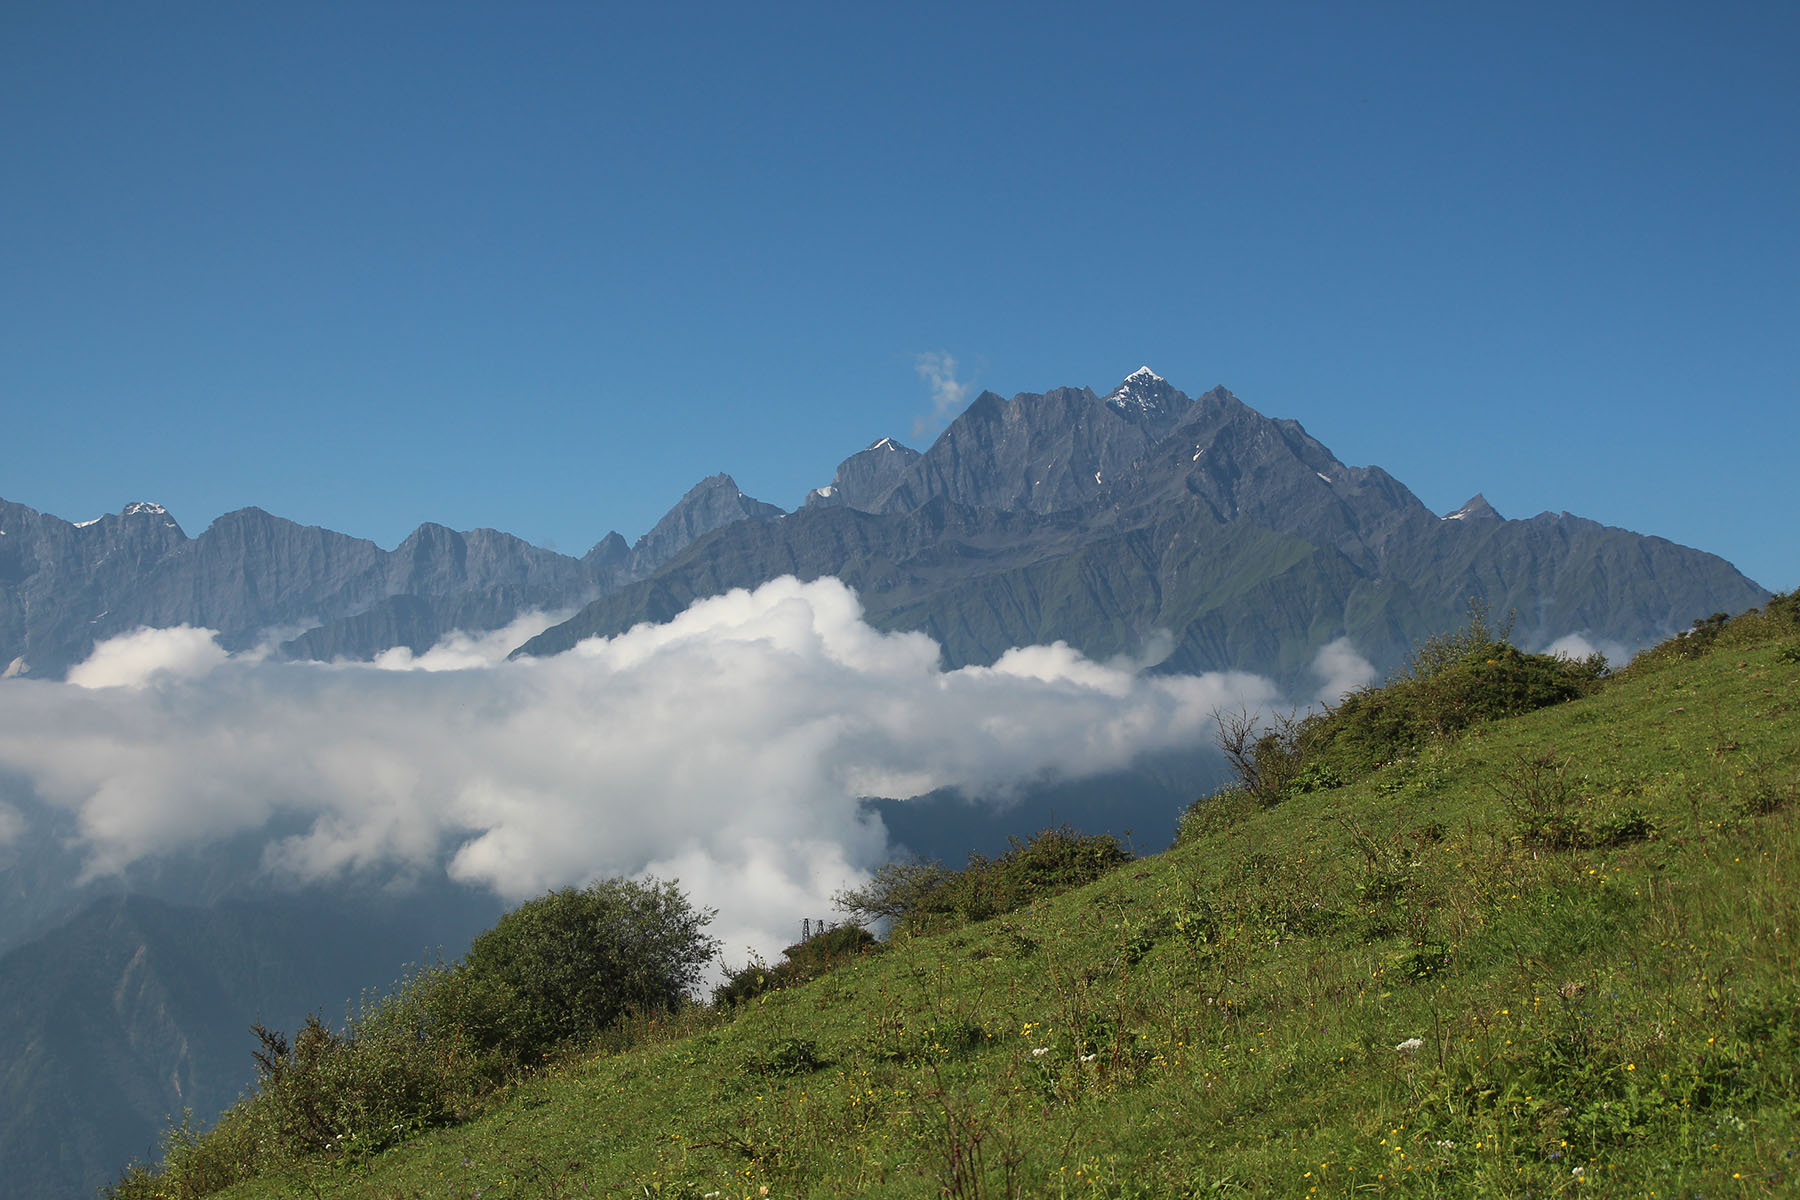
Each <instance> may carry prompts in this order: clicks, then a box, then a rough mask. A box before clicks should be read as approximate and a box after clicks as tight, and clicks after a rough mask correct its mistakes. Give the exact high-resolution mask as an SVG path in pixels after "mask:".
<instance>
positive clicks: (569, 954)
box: [464, 878, 719, 1062]
mask: <svg viewBox="0 0 1800 1200" xmlns="http://www.w3.org/2000/svg"><path fill="white" fill-rule="evenodd" d="M712 918H713V913H712V911H711V910H710V909H696V908H694V906H693V905H692V904H691V903H689V901H688V898H687V897H686V896H684V895H683V894H682V893H681V891H680V889H679V888H677V887H676V886H675V885H674V884H673V883H663V882H660V881H657V880H654V879H652V880H649V881H647V882H644V883H638V882H635V881H633V880H629V879H620V878H615V879H605V880H601V881H600V882H598V883H593V884H590V885H588V886H587V887H585V888H581V889H576V888H563V889H562V890H561V891H556V892H551V893H550V894H549V895H546V896H541V897H539V898H538V899H536V900H532V901H529V902H527V903H525V904H522V905H520V906H519V907H518V908H515V909H514V910H513V911H511V912H509V913H507V914H506V915H505V916H504V917H502V918H500V921H499V923H498V924H497V925H495V926H494V927H493V928H492V929H490V930H488V931H487V932H486V933H484V934H482V935H481V936H480V937H477V938H476V939H475V941H474V943H473V944H471V945H470V947H469V955H468V958H467V959H466V960H465V962H464V970H466V971H467V972H468V973H469V975H470V977H471V980H472V981H473V982H474V983H476V984H477V985H479V986H482V987H487V988H492V989H494V992H495V994H506V995H509V996H510V998H511V1004H512V1006H513V1007H512V1010H511V1011H510V1012H509V1013H507V1014H506V1015H505V1017H504V1019H503V1020H498V1021H497V1022H496V1024H495V1028H496V1030H497V1031H498V1032H499V1033H500V1034H501V1035H502V1036H503V1038H504V1043H505V1046H506V1047H507V1048H508V1049H510V1050H511V1051H512V1053H513V1056H514V1058H515V1059H516V1060H517V1061H520V1062H527V1061H530V1060H531V1059H533V1058H535V1057H538V1056H540V1055H542V1054H543V1053H545V1052H547V1051H548V1050H549V1049H550V1048H551V1047H554V1046H556V1045H558V1044H561V1043H565V1042H572V1041H579V1040H582V1039H585V1038H589V1037H592V1036H593V1035H594V1034H596V1033H598V1032H600V1031H601V1030H603V1029H605V1028H606V1027H607V1026H609V1025H611V1024H612V1023H614V1022H615V1021H617V1020H619V1019H620V1018H621V1017H623V1016H625V1015H626V1014H627V1013H630V1012H657V1011H664V1012H667V1011H673V1010H674V1009H676V1008H677V1007H679V1006H680V1005H681V1003H682V1002H683V1000H684V999H685V997H686V996H687V994H688V992H689V991H691V990H692V989H693V988H694V987H695V986H696V985H697V984H698V983H699V982H700V976H701V972H702V971H703V970H704V968H705V967H706V965H707V964H708V963H709V962H711V961H712V960H713V958H714V956H715V955H716V954H717V953H718V948H719V944H718V941H717V939H715V938H712V937H709V936H708V935H707V934H706V932H705V929H706V926H707V924H708V923H709V922H711V920H712Z"/></svg>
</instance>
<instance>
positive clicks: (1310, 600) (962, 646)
mask: <svg viewBox="0 0 1800 1200" xmlns="http://www.w3.org/2000/svg"><path fill="white" fill-rule="evenodd" d="M789 574H793V575H798V576H800V577H802V578H805V579H811V578H817V577H820V576H825V575H834V576H837V577H839V578H841V579H843V580H844V581H845V582H847V583H849V584H851V585H852V586H853V587H855V588H856V589H857V590H858V592H859V593H860V594H861V596H862V599H863V603H864V604H865V606H866V607H867V609H868V611H869V614H870V619H871V620H873V621H874V622H875V623H877V624H878V625H880V626H882V627H884V628H890V629H917V630H923V631H925V632H927V633H930V634H931V635H932V636H933V637H935V638H937V639H938V640H939V641H940V642H941V643H942V645H943V646H944V651H945V656H946V659H947V660H948V663H949V665H952V666H956V665H962V664H966V663H974V662H991V661H993V660H994V659H995V658H996V657H998V656H999V655H1000V654H1001V653H1002V652H1004V651H1005V650H1007V649H1008V648H1010V647H1012V646H1018V645H1028V644H1033V643H1044V642H1050V641H1055V640H1059V639H1060V640H1063V641H1066V642H1068V643H1070V644H1071V645H1073V646H1076V647H1078V648H1080V649H1082V650H1084V651H1087V652H1088V653H1090V654H1092V655H1096V656H1102V657H1104V656H1109V655H1112V654H1116V653H1120V652H1128V653H1139V652H1141V651H1142V649H1143V648H1144V646H1145V644H1146V642H1147V641H1148V640H1149V639H1151V638H1152V636H1153V635H1157V634H1159V633H1166V634H1168V635H1172V636H1173V638H1174V646H1173V649H1172V652H1171V653H1170V655H1169V657H1168V658H1167V660H1166V662H1165V663H1164V668H1165V669H1169V670H1190V671H1191V670H1211V669H1237V670H1252V671H1257V672H1261V673H1264V674H1270V675H1274V676H1276V677H1277V678H1278V679H1281V680H1282V681H1284V682H1293V681H1298V680H1303V679H1304V676H1305V669H1306V665H1307V664H1308V663H1309V662H1310V661H1311V659H1312V655H1313V654H1314V652H1316V651H1317V650H1318V648H1319V647H1321V646H1323V645H1324V644H1326V643H1327V642H1329V641H1331V640H1333V639H1334V638H1337V637H1340V636H1347V637H1349V638H1350V639H1351V640H1352V641H1353V642H1354V643H1355V644H1356V646H1357V648H1358V650H1359V651H1360V652H1361V653H1362V654H1364V655H1365V656H1366V657H1368V658H1369V659H1370V660H1371V661H1372V662H1374V663H1375V665H1376V666H1377V667H1378V668H1380V669H1383V670H1388V669H1392V668H1393V667H1396V666H1398V665H1399V664H1400V663H1402V662H1403V661H1404V660H1405V657H1406V654H1407V653H1408V651H1409V650H1410V648H1411V647H1412V646H1413V645H1414V644H1415V643H1416V642H1418V641H1419V640H1420V639H1422V638H1424V637H1426V636H1428V635H1430V634H1432V633H1434V632H1436V631H1438V630H1440V629H1443V628H1446V627H1448V626H1450V625H1453V624H1454V623H1455V622H1456V621H1457V620H1459V619H1460V617H1461V615H1462V612H1463V609H1464V606H1465V604H1466V603H1467V601H1468V599H1469V597H1471V596H1475V597H1480V598H1482V599H1484V600H1485V601H1486V602H1487V603H1488V605H1489V606H1490V607H1491V609H1492V610H1493V611H1494V612H1496V613H1503V612H1507V611H1514V612H1516V613H1517V614H1518V626H1517V628H1516V630H1515V634H1516V636H1517V638H1518V640H1519V641H1520V642H1521V644H1523V645H1525V646H1526V647H1527V648H1532V649H1535V648H1538V647H1541V646H1544V645H1547V644H1549V643H1550V642H1551V641H1553V640H1554V639H1556V638H1559V637H1562V636H1564V635H1568V634H1580V635H1582V636H1584V637H1586V638H1587V639H1588V640H1589V641H1590V642H1592V643H1594V644H1596V645H1598V644H1606V645H1609V646H1614V647H1623V648H1625V649H1628V650H1629V649H1635V648H1637V647H1641V646H1645V645H1648V644H1650V643H1652V642H1654V641H1656V640H1657V639H1659V638H1662V637H1666V636H1668V635H1669V634H1671V633H1673V632H1674V631H1676V630H1678V629H1680V628H1683V627H1685V626H1686V624H1687V623H1688V622H1689V621H1691V620H1693V619H1694V618H1696V617H1699V616H1703V615H1705V614H1707V613H1710V612H1715V611H1725V612H1740V611H1742V610H1743V609H1745V608H1747V607H1750V606H1753V605H1756V604H1760V603H1762V602H1763V601H1764V600H1765V599H1767V596H1768V593H1767V592H1765V591H1764V590H1763V589H1761V588H1759V587H1758V586H1757V585H1756V584H1754V583H1752V582H1751V581H1750V580H1748V579H1746V578H1744V577H1743V576H1742V575H1740V574H1739V573H1738V572H1737V571H1735V570H1733V569H1732V567H1731V566H1730V564H1728V563H1726V562H1724V561H1723V560H1721V559H1719V558H1717V557H1715V556H1713V555H1710V554H1705V553H1703V552H1701V551H1698V550H1692V549H1689V548H1686V547H1682V546H1677V545H1675V544H1673V543H1671V542H1668V541H1665V540H1663V539H1661V538H1657V537H1649V536H1643V535H1640V534H1637V533H1632V532H1629V531H1626V530H1622V529H1615V528H1610V527H1606V526H1602V525H1599V524H1597V523H1595V522H1592V521H1588V520H1584V519H1582V518H1580V517H1576V516H1572V515H1570V514H1568V513H1562V514H1553V513H1548V512H1546V513H1541V514H1539V515H1538V516H1536V517H1532V518H1530V519H1529V520H1523V521H1509V520H1505V519H1503V518H1502V517H1501V516H1500V514H1499V513H1497V512H1495V511H1494V509H1493V507H1492V506H1491V505H1489V504H1488V503H1487V502H1486V501H1485V500H1484V499H1482V498H1481V497H1480V496H1476V497H1475V498H1473V499H1472V500H1471V501H1469V503H1467V504H1465V505H1463V506H1461V507H1460V508H1459V509H1457V510H1456V511H1455V512H1452V513H1449V514H1447V515H1444V516H1439V515H1437V514H1435V513H1432V512H1431V511H1429V510H1428V509H1426V507H1425V506H1424V505H1423V504H1422V503H1420V501H1419V500H1418V498H1417V497H1415V496H1414V495H1413V494H1412V493H1411V492H1409V491H1408V490H1407V489H1406V487H1405V486H1404V485H1403V484H1401V483H1400V482H1399V481H1398V480H1396V479H1394V478H1393V477H1392V476H1390V475H1388V474H1387V473H1386V472H1385V471H1383V470H1381V469H1380V468H1379V467H1349V466H1346V465H1344V464H1343V463H1341V462H1339V461H1338V459H1337V458H1336V457H1335V456H1334V455H1333V454H1332V453H1331V451H1330V450H1329V449H1327V448H1326V447H1325V446H1323V445H1321V444H1320V443H1319V442H1318V441H1316V440H1315V439H1314V438H1312V437H1311V436H1309V435H1308V434H1307V433H1306V431H1305V429H1304V428H1302V427H1301V426H1300V424H1299V423H1298V422H1295V421H1291V420H1275V419H1271V418H1268V417H1265V416H1263V415H1262V414H1260V413H1258V412H1256V411H1255V410H1254V409H1252V408H1250V407H1249V406H1248V405H1246V404H1244V403H1243V402H1242V401H1240V400H1239V399H1238V398H1237V397H1235V396H1233V395H1232V394H1231V393H1230V392H1228V391H1226V390H1225V389H1224V388H1215V389H1213V390H1212V391H1210V392H1206V393H1204V394H1203V395H1201V396H1199V397H1197V398H1196V397H1189V396H1188V395H1186V394H1184V393H1182V392H1180V391H1178V390H1177V389H1175V388H1174V387H1173V386H1171V385H1170V384H1169V383H1168V382H1167V381H1165V380H1164V379H1162V378H1161V377H1160V376H1158V375H1156V374H1155V373H1154V372H1153V371H1151V370H1150V369H1149V368H1147V367H1146V368H1143V369H1141V370H1139V371H1136V372H1133V373H1132V375H1131V376H1130V377H1128V378H1127V379H1126V380H1125V381H1124V382H1123V383H1121V384H1120V385H1119V386H1118V387H1117V388H1114V389H1113V390H1112V391H1110V392H1108V393H1107V394H1105V395H1098V394H1096V393H1095V392H1093V391H1091V390H1089V389H1087V388H1058V389H1056V390H1054V391H1050V392H1045V393H1041V394H1040V393H1030V392H1027V393H1021V394H1018V395H1015V396H1013V397H1012V398H1011V399H1010V400H1007V399H1002V398H1001V397H1000V396H998V395H996V394H995V393H993V392H984V393H982V394H981V395H980V396H979V397H977V398H976V399H975V401H974V402H973V403H972V404H971V405H970V406H969V408H968V409H967V411H965V412H964V413H963V414H962V415H961V416H959V417H958V418H957V419H956V420H955V421H954V422H952V423H951V425H950V426H949V427H948V428H947V429H946V430H945V431H944V433H943V434H942V435H941V436H940V437H939V438H938V439H937V440H936V441H935V442H934V443H933V444H932V445H931V446H930V447H929V448H928V449H927V450H925V451H924V452H923V453H920V452H918V451H915V450H911V449H909V448H907V447H904V446H902V445H900V444H899V443H898V442H896V441H894V440H893V439H891V438H882V439H880V440H878V441H876V442H875V443H874V444H873V445H871V446H870V447H869V448H868V449H866V450H863V451H861V452H859V453H857V454H853V455H851V456H850V457H849V458H848V459H846V460H845V461H844V462H843V463H842V464H841V465H840V466H839V467H838V469H837V472H836V474H835V476H834V477H833V479H832V482H831V483H829V484H827V485H825V486H822V487H820V488H817V489H815V490H814V491H812V492H811V493H810V494H809V495H808V496H807V497H806V499H805V503H803V504H802V505H801V506H800V507H799V508H798V509H796V510H795V511H793V512H784V511H783V510H781V509H780V508H778V507H776V506H774V505H771V504H767V503H764V502H762V501H758V500H754V499H751V498H749V497H747V496H745V495H744V494H743V493H742V492H741V491H740V490H739V489H738V487H737V485H736V484H735V483H734V482H733V481H732V480H731V478H730V477H729V476H726V475H714V476H712V477H710V478H708V479H705V480H703V481H702V482H701V483H699V484H698V485H696V486H695V487H694V489H693V490H692V491H690V492H689V493H688V494H687V495H686V496H684V497H683V498H682V499H681V501H680V502H679V503H678V504H677V505H676V506H675V507H674V508H673V509H672V510H670V512H669V514H668V515H667V516H665V517H664V518H663V519H662V520H661V521H660V522H658V524H657V525H656V527H655V528H654V529H652V530H651V531H650V532H649V533H647V534H645V535H644V536H643V537H642V538H640V539H639V540H638V541H637V543H636V544H635V545H631V546H628V545H627V544H626V542H625V540H624V539H623V538H622V537H620V536H619V535H618V534H616V533H615V534H609V535H608V536H607V537H606V538H604V539H603V540H602V541H600V542H599V543H598V544H596V545H595V546H594V548H593V549H592V550H590V551H589V552H588V553H587V554H586V555H584V556H582V557H581V558H572V557H569V556H566V555H561V554H557V553H554V552H552V551H549V550H545V549H542V548H539V547H535V546H531V545H529V544H527V543H525V542H523V541H521V540H520V539H518V538H515V537H512V536H511V535H509V534H504V533H500V532H497V531H494V530H487V529H480V530H474V531H472V532H467V533H457V532H454V531H452V530H449V529H446V528H444V527H442V526H439V525H424V526H421V527H420V528H419V529H418V530H417V531H416V532H414V533H413V534H412V536H410V537H409V538H408V539H407V540H406V541H405V542H403V543H402V544H401V545H400V546H398V547H396V548H395V549H394V550H392V551H384V550H382V549H381V548H380V547H378V546H376V545H375V544H374V543H372V542H369V541H366V540H363V539H359V538H354V537H350V536H347V535H344V534H339V533H333V532H331V531H329V530H324V529H318V528H314V527H307V526H300V525H296V524H294V523H292V522H289V521H284V520H282V519H280V518H278V517H274V516H271V515H269V514H268V513H265V512H262V511H261V510H259V509H254V508H251V509H243V510H241V511H238V512H234V513H229V514H227V515H225V516H223V517H220V518H219V519H218V520H217V521H215V522H213V524H212V525H211V526H209V527H208V528H207V529H206V531H205V532H203V533H202V534H200V535H199V536H198V537H195V538H189V537H188V536H187V535H186V534H185V533H183V532H182V530H181V528H180V527H179V526H178V525H177V524H176V522H175V519H174V518H173V516H171V515H170V514H169V513H168V512H166V511H165V510H164V509H163V508H162V507H161V506H159V505H155V504H149V503H137V504H132V505H130V506H128V507H127V508H126V509H125V510H124V511H123V512H122V513H119V514H117V515H111V516H105V517H101V518H98V519H96V520H93V521H84V522H81V523H79V524H71V523H69V522H67V521H63V520H60V519H58V518H56V517H51V516H48V515H45V514H42V513H38V512H36V511H34V510H32V509H29V508H26V507H24V506H23V505H19V504H11V503H5V502H0V664H5V665H4V670H6V671H7V672H9V673H11V674H15V675H16V674H31V675H35V676H38V677H48V678H55V677H59V676H60V675H61V674H62V673H63V672H64V671H66V670H67V669H68V667H69V666H71V665H72V664H74V663H76V662H79V661H80V660H81V659H82V658H84V657H85V656H86V655H87V654H88V652H89V651H90V650H91V649H92V648H93V645H94V643H95V641H96V640H98V639H103V638H106V637H109V636H113V635H116V634H119V633H123V632H126V631H129V630H131V629H134V628H137V627H139V626H146V625H147V626H153V627H167V626H173V625H180V624H188V625H197V626H203V627H205V628H210V629H216V630H219V631H220V633H221V635H222V638H221V640H222V642H223V644H224V645H225V646H226V647H227V648H239V647H243V646H248V645H253V644H256V643H257V642H259V641H261V640H263V639H266V638H268V637H269V636H270V634H271V631H280V632H281V633H282V634H283V636H284V637H285V645H284V649H285V652H286V653H288V654H290V655H294V656H297V657H305V658H332V657H340V656H341V657H349V658H368V657H372V656H373V655H375V654H378V653H380V652H381V651H383V650H385V649H389V648H391V647H394V646H407V647H409V648H411V649H413V650H415V651H417V650H423V649H425V648H427V647H428V646H430V645H431V644H432V643H433V642H435V641H436V640H437V639H438V638H440V637H442V636H443V635H445V634H447V633H449V632H451V631H452V630H463V631H477V630H491V629H498V628H501V627H503V626H505V625H507V624H508V623H509V622H511V621H512V620H513V619H514V618H515V617H517V616H519V615H520V614H521V613H524V612H527V611H531V610H543V611H553V612H554V611H564V610H573V609H576V608H580V609H581V611H579V612H578V613H576V615H575V616H573V617H572V618H571V619H570V620H568V621H567V622H566V623H564V624H561V625H559V626H556V627H555V628H552V629H549V630H547V631H546V632H544V633H543V634H541V635H540V636H539V637H537V638H536V639H534V640H533V641H532V642H531V643H530V644H529V645H528V646H527V647H526V652H527V653H533V654H539V653H550V652H554V651H557V650H561V649H566V648H567V647H569V646H570V645H573V644H574V643H575V642H576V641H577V640H579V639H581V638H583V637H587V636H592V635H595V634H611V633H618V632H622V631H623V630H624V629H626V628H629V627H630V626H631V625H632V624H634V623H636V622H638V621H642V620H667V619H668V618H670V617H672V616H674V615H675V614H676V613H678V612H679V611H681V609H683V608H684V607H686V606H687V605H688V604H689V603H690V602H692V601H693V600H695V599H697V598H699V597H703V596H709V595H715V594H718V593H720V592H722V591H725V590H728V589H730V588H733V587H754V586H755V585H757V584H760V583H763V582H766V581H768V580H769V579H772V578H776V577H778V576H781V575H789ZM582 606H585V607H582Z"/></svg>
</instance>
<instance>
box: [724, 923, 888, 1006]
mask: <svg viewBox="0 0 1800 1200" xmlns="http://www.w3.org/2000/svg"><path fill="white" fill-rule="evenodd" d="M880 948H881V944H880V943H879V942H877V941H876V940H875V935H874V934H872V933H870V932H869V931H868V930H867V929H864V928H863V927H862V926H860V925H855V924H848V925H833V926H831V927H830V928H829V929H821V930H820V931H819V932H818V933H815V934H813V935H812V936H811V937H808V938H804V939H802V940H800V941H798V942H795V943H794V944H793V945H791V946H789V947H788V948H787V949H785V950H783V951H782V952H781V961H780V962H778V963H776V964H775V965H773V966H770V965H768V964H766V963H763V962H760V961H754V960H753V961H751V962H750V963H749V964H747V965H745V966H742V967H739V968H738V969H737V970H735V971H731V972H729V973H728V974H727V975H726V976H725V982H724V983H722V984H720V985H719V986H718V987H716V988H714V989H713V1003H714V1004H717V1005H719V1006H720V1007H722V1008H729V1007H731V1006H733V1005H737V1004H742V1003H744V1002H745V1001H747V1000H752V999H754V998H756V997H757V996H760V995H762V994H763V993H764V992H772V991H775V990H776V989H777V988H784V987H795V986H797V985H799V984H802V983H806V982H808V981H810V980H813V979H817V978H818V977H819V976H821V975H824V974H826V973H828V972H830V971H833V970H835V969H837V968H838V967H840V966H842V965H843V964H844V963H846V962H849V961H851V960H852V959H855V958H857V957H859V956H861V955H864V954H871V953H874V952H875V951H877V950H879V949H880Z"/></svg>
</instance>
